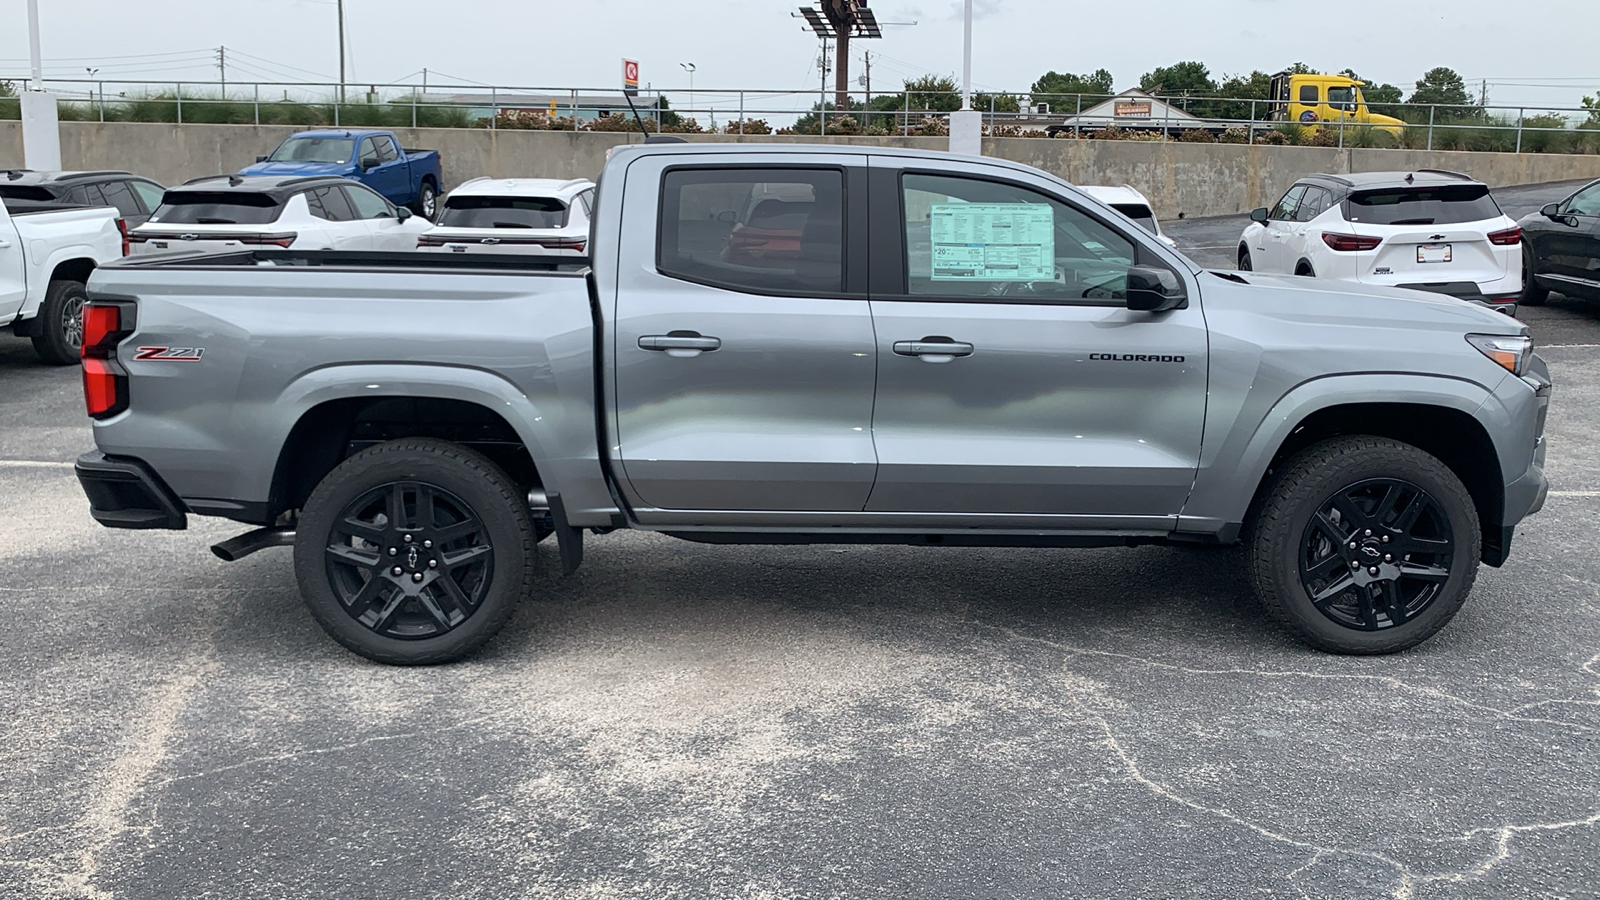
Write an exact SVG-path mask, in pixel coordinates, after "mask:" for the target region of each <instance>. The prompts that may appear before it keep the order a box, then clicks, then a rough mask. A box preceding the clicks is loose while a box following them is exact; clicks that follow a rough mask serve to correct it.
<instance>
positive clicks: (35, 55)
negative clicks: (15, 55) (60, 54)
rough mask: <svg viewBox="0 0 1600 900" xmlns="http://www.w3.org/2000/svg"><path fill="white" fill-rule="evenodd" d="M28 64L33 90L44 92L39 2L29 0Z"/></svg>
mask: <svg viewBox="0 0 1600 900" xmlns="http://www.w3.org/2000/svg"><path fill="white" fill-rule="evenodd" d="M28 62H29V64H30V66H31V71H32V72H33V89H34V90H36V91H42V90H44V63H43V61H42V58H41V56H40V51H39V0H28Z"/></svg>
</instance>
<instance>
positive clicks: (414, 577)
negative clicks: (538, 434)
mask: <svg viewBox="0 0 1600 900" xmlns="http://www.w3.org/2000/svg"><path fill="white" fill-rule="evenodd" d="M1372 571H1374V572H1376V571H1378V570H1377V569H1373V570H1372ZM411 580H412V581H421V580H422V573H421V572H417V573H415V574H414V575H412V576H411Z"/></svg>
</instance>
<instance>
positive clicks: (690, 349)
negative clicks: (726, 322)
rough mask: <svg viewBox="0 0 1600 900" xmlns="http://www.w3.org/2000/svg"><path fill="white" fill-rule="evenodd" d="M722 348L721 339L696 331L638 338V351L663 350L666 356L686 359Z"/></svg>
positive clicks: (647, 335) (648, 335) (646, 335)
mask: <svg viewBox="0 0 1600 900" xmlns="http://www.w3.org/2000/svg"><path fill="white" fill-rule="evenodd" d="M721 347H722V339H721V338H714V337H707V336H705V335H702V334H701V333H700V332H698V331H674V332H672V333H670V334H645V335H640V336H639V349H640V350H664V351H666V354H667V355H668V356H672V357H676V358H678V359H687V358H689V357H693V356H699V355H700V354H701V353H709V352H711V351H712V350H718V349H720V348H721Z"/></svg>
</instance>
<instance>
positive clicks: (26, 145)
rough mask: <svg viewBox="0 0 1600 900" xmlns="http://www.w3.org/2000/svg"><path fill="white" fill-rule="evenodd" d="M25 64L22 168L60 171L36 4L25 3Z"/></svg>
mask: <svg viewBox="0 0 1600 900" xmlns="http://www.w3.org/2000/svg"><path fill="white" fill-rule="evenodd" d="M28 62H29V63H30V66H31V72H32V75H33V85H32V87H31V89H29V90H26V91H23V92H22V96H21V97H20V98H18V99H19V100H20V101H21V104H20V105H21V107H22V109H21V114H22V164H23V165H25V166H27V167H28V168H30V169H43V170H46V171H57V170H59V169H60V168H61V121H60V118H59V116H58V113H57V111H56V95H55V94H52V93H49V92H48V91H46V90H45V89H44V58H43V54H42V53H41V52H40V50H39V0H28Z"/></svg>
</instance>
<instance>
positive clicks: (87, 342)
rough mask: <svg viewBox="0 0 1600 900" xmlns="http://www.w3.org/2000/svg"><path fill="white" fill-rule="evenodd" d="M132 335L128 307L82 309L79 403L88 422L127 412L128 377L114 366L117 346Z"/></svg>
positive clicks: (92, 305) (94, 304) (103, 305)
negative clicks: (85, 413)
mask: <svg viewBox="0 0 1600 900" xmlns="http://www.w3.org/2000/svg"><path fill="white" fill-rule="evenodd" d="M132 333H133V307H132V306H131V305H128V304H122V303H98V302H94V301H91V302H89V303H87V304H85V305H84V307H83V348H82V350H81V351H80V352H81V355H82V356H83V400H84V405H85V406H86V407H87V408H88V412H89V417H90V418H92V419H104V418H107V417H109V416H114V415H116V414H117V413H119V412H122V411H123V410H125V409H127V408H128V373H127V372H124V371H123V369H122V365H121V364H120V363H118V362H117V343H118V342H119V341H121V340H122V339H123V338H125V337H127V336H128V335H129V334H132Z"/></svg>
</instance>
